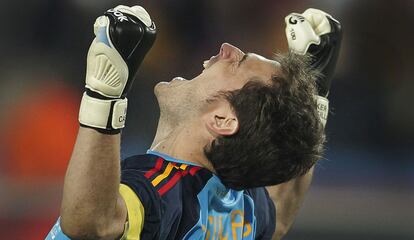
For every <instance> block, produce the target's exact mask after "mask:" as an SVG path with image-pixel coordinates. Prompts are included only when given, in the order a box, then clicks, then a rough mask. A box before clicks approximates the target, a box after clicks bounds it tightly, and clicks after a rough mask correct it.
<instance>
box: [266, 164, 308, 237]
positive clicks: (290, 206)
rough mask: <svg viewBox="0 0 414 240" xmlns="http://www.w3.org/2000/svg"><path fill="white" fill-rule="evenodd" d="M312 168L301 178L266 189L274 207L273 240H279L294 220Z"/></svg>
mask: <svg viewBox="0 0 414 240" xmlns="http://www.w3.org/2000/svg"><path fill="white" fill-rule="evenodd" d="M313 170H314V167H312V168H311V169H310V170H309V172H308V173H307V174H305V175H303V176H300V177H298V178H295V179H293V180H290V181H289V182H285V183H282V184H279V185H276V186H271V187H267V191H268V192H269V196H270V198H271V199H272V200H273V202H274V204H275V205H276V232H275V234H274V236H273V239H275V240H279V239H281V238H282V237H283V236H284V235H285V234H286V233H287V232H288V230H289V229H290V227H291V226H292V224H293V221H294V220H295V217H296V215H297V213H298V212H299V209H300V206H302V203H303V200H304V198H305V194H306V192H307V191H308V189H309V186H310V184H311V181H312V176H313Z"/></svg>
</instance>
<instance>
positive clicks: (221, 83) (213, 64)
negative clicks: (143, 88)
mask: <svg viewBox="0 0 414 240" xmlns="http://www.w3.org/2000/svg"><path fill="white" fill-rule="evenodd" d="M278 66H279V63H277V62H276V61H272V60H269V59H266V58H264V57H262V56H260V55H257V54H253V53H247V54H245V53H244V52H242V51H241V50H240V49H238V48H237V47H234V46H232V45H230V44H228V43H224V44H223V45H222V46H221V48H220V51H219V53H218V54H217V55H216V56H213V57H211V58H210V60H207V61H205V62H204V70H203V71H202V73H201V74H200V75H198V76H197V77H195V78H194V79H192V80H186V79H183V78H180V77H177V78H174V79H173V80H171V81H170V82H160V83H158V84H157V85H156V86H155V89H154V91H155V94H156V96H157V99H158V102H159V105H160V109H161V112H162V113H164V114H166V115H169V118H171V119H174V120H176V121H183V120H185V119H188V118H189V117H194V116H197V115H198V114H199V113H200V111H202V110H201V109H203V106H204V104H206V100H207V99H210V98H211V97H214V96H216V95H217V94H218V93H219V92H222V91H231V90H236V89H240V88H242V87H243V86H244V85H245V84H246V83H247V82H248V81H252V80H255V81H262V82H263V83H266V84H270V83H271V77H272V76H273V75H277V74H278V68H279V67H278Z"/></svg>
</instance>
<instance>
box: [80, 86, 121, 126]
mask: <svg viewBox="0 0 414 240" xmlns="http://www.w3.org/2000/svg"><path fill="white" fill-rule="evenodd" d="M127 105H128V100H127V99H126V98H124V99H98V98H94V97H91V96H89V95H88V94H87V93H84V94H83V97H82V101H81V106H80V110H79V122H80V124H81V125H83V126H86V127H91V128H95V129H97V130H99V131H100V132H102V133H109V134H110V133H119V132H120V130H121V129H122V128H124V127H125V119H126V112H127Z"/></svg>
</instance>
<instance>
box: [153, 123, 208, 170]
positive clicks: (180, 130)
mask: <svg viewBox="0 0 414 240" xmlns="http://www.w3.org/2000/svg"><path fill="white" fill-rule="evenodd" d="M196 132H199V131H194V128H192V126H191V125H185V126H182V125H172V124H168V123H166V122H165V121H162V120H161V118H160V120H159V122H158V127H157V133H156V134H155V138H154V141H153V143H152V145H151V150H152V151H156V152H160V153H163V154H166V155H168V156H170V157H173V158H176V159H181V160H184V161H187V162H192V163H195V164H197V165H200V166H203V167H204V168H207V169H209V170H210V171H212V166H211V164H210V162H209V161H208V160H207V159H206V157H205V154H204V142H203V141H201V138H199V136H197V135H196V134H194V133H196Z"/></svg>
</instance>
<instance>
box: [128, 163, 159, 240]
mask: <svg viewBox="0 0 414 240" xmlns="http://www.w3.org/2000/svg"><path fill="white" fill-rule="evenodd" d="M122 185H124V186H125V187H126V188H125V189H129V190H131V191H129V190H126V191H127V192H129V193H128V195H129V196H131V193H132V192H133V194H134V195H135V196H136V197H137V198H138V199H137V200H138V201H139V202H140V203H141V204H142V208H143V212H144V222H143V226H142V231H141V239H153V238H155V239H156V238H158V234H159V229H160V224H161V199H160V197H159V195H158V193H157V192H156V191H155V189H154V187H153V186H152V185H151V183H150V182H148V180H147V179H146V178H145V177H144V175H143V173H142V172H141V171H139V170H136V169H123V170H122V172H121V186H122ZM124 199H125V198H124ZM138 205H139V204H138ZM127 207H128V205H127ZM133 208H135V207H133ZM128 213H129V210H128ZM129 224H130V226H129V228H130V230H131V229H133V228H139V227H140V225H139V222H135V225H134V226H132V225H131V224H134V223H132V222H129ZM137 224H138V225H137ZM127 239H129V238H127Z"/></svg>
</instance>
